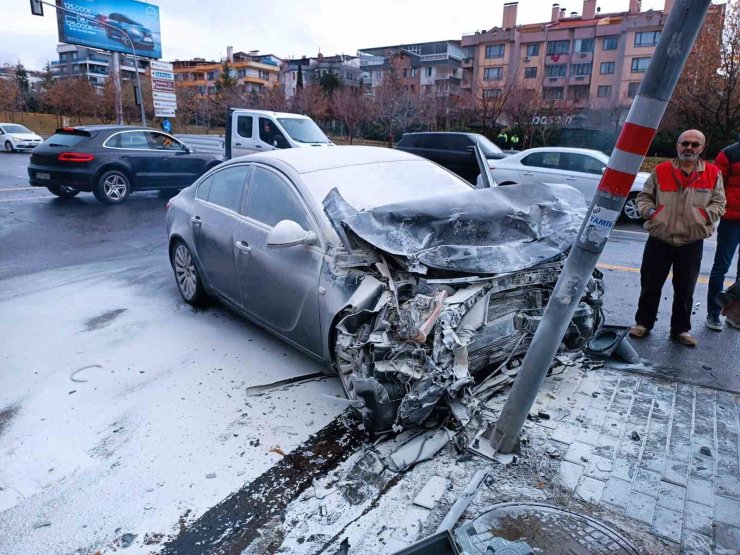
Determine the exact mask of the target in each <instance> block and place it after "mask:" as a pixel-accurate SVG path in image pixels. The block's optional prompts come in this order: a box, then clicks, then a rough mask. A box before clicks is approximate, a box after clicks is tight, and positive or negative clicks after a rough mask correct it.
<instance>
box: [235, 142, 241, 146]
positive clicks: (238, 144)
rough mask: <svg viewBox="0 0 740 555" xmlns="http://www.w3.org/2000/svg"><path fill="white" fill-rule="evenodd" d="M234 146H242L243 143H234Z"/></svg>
mask: <svg viewBox="0 0 740 555" xmlns="http://www.w3.org/2000/svg"><path fill="white" fill-rule="evenodd" d="M234 146H242V144H241V143H234Z"/></svg>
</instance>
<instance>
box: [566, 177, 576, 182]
mask: <svg viewBox="0 0 740 555" xmlns="http://www.w3.org/2000/svg"><path fill="white" fill-rule="evenodd" d="M565 180H566V181H577V179H576V178H575V177H566V178H565Z"/></svg>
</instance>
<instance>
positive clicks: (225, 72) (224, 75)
mask: <svg viewBox="0 0 740 555" xmlns="http://www.w3.org/2000/svg"><path fill="white" fill-rule="evenodd" d="M231 71H232V70H231V66H230V65H229V59H228V58H224V62H223V64H221V73H220V74H219V76H218V79H216V83H215V86H216V92H217V93H219V94H221V93H223V92H227V91H228V92H230V91H233V90H234V89H235V88H236V85H237V81H236V77H234V76H233V75H232V74H231Z"/></svg>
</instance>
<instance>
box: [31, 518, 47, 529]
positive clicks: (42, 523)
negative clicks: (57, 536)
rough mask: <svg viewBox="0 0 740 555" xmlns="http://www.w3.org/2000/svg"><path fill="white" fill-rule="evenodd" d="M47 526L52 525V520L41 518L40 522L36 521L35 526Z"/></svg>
mask: <svg viewBox="0 0 740 555" xmlns="http://www.w3.org/2000/svg"><path fill="white" fill-rule="evenodd" d="M47 526H51V522H49V521H48V520H40V521H39V522H36V523H34V525H33V527H34V529H36V528H45V527H47Z"/></svg>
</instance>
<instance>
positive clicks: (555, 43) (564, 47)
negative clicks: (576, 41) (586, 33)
mask: <svg viewBox="0 0 740 555" xmlns="http://www.w3.org/2000/svg"><path fill="white" fill-rule="evenodd" d="M568 52H570V41H569V40H551V41H548V42H547V55H548V56H552V55H554V54H567V53H568Z"/></svg>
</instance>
